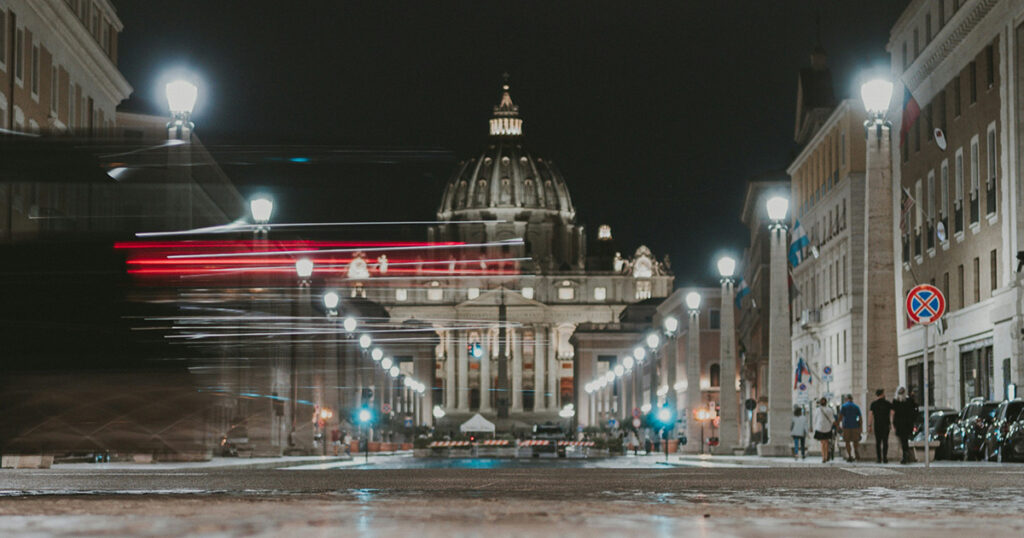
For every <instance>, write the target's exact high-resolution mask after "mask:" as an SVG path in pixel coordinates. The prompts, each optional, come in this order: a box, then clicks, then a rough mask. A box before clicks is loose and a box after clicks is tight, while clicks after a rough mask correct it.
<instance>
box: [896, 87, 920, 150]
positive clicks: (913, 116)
mask: <svg viewBox="0 0 1024 538" xmlns="http://www.w3.org/2000/svg"><path fill="white" fill-rule="evenodd" d="M920 115H921V105H918V104H917V99H914V96H913V95H911V93H910V88H908V87H906V85H904V86H903V120H902V121H901V122H900V145H903V141H904V140H905V139H906V136H907V133H909V132H910V128H911V127H913V126H914V122H916V121H917V118H918V116H920Z"/></svg>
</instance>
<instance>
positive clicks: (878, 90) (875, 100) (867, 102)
mask: <svg viewBox="0 0 1024 538" xmlns="http://www.w3.org/2000/svg"><path fill="white" fill-rule="evenodd" d="M860 98H861V100H862V101H864V109H865V110H867V111H868V114H871V115H872V116H877V117H881V116H885V113H886V112H888V111H889V102H890V101H891V100H892V82H889V81H888V80H885V79H881V78H876V79H874V80H869V81H868V82H865V83H864V84H863V85H862V86H861V87H860Z"/></svg>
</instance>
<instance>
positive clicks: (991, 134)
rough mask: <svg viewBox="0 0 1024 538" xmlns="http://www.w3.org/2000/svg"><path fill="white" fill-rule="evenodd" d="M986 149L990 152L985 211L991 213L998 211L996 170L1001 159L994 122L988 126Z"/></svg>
mask: <svg viewBox="0 0 1024 538" xmlns="http://www.w3.org/2000/svg"><path fill="white" fill-rule="evenodd" d="M985 146H986V147H985V149H986V153H987V154H988V179H987V180H986V181H985V211H986V213H988V214H989V215H994V214H995V212H996V170H997V167H998V166H999V161H998V160H997V157H996V126H995V124H992V125H990V126H989V128H988V136H987V137H986V139H985Z"/></svg>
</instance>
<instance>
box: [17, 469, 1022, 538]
mask: <svg viewBox="0 0 1024 538" xmlns="http://www.w3.org/2000/svg"><path fill="white" fill-rule="evenodd" d="M681 463H682V465H683V466H667V465H664V464H663V463H658V461H657V459H656V458H653V457H647V458H644V457H641V458H632V459H630V458H622V459H618V460H609V461H605V462H585V463H580V462H565V461H531V462H497V463H495V462H493V461H488V460H459V461H445V460H417V459H414V458H410V457H392V458H371V460H370V464H369V465H366V464H362V465H358V464H356V462H326V463H324V464H323V465H327V464H330V465H335V466H336V467H334V468H322V469H317V468H309V466H307V468H300V467H291V468H288V469H274V470H265V469H209V470H203V469H188V468H178V469H174V470H147V469H146V468H145V467H144V466H140V467H139V468H138V469H136V468H128V469H124V468H122V469H109V470H108V469H70V470H69V469H51V470H6V471H0V490H2V491H0V535H4V536H7V535H32V536H51V535H52V536H83V535H86V536H88V535H95V536H100V535H102V536H107V535H122V536H126V535H133V536H134V535H143V536H178V535H186V534H187V535H203V536H250V535H254V536H303V537H305V536H328V535H330V536H337V535H360V536H394V535H414V536H451V535H455V536H484V535H486V536H487V537H488V538H492V537H495V536H524V535H539V534H545V535H549V536H583V535H588V536H593V535H596V534H601V535H619V536H626V535H628V536H702V537H703V536H752V537H775V536H810V535H814V536H822V535H827V536H829V537H847V536H850V537H853V536H858V537H861V536H865V535H870V536H872V538H877V537H887V536H899V537H901V538H905V537H912V536H954V535H956V536H959V535H964V534H967V533H969V534H971V535H985V536H986V538H990V537H997V536H1014V537H1019V536H1022V535H1024V511H1022V510H1021V507H1022V506H1024V466H1021V465H999V464H978V465H972V466H963V465H959V466H954V465H948V466H941V467H936V468H933V469H930V470H926V469H923V468H919V467H899V466H888V467H881V466H875V465H835V466H802V467H784V466H781V463H780V464H779V465H776V464H775V463H774V462H768V463H769V465H768V466H767V467H763V466H756V467H755V466H754V463H756V462H753V461H750V462H748V461H727V460H720V461H705V460H699V459H690V460H685V461H682V462H681Z"/></svg>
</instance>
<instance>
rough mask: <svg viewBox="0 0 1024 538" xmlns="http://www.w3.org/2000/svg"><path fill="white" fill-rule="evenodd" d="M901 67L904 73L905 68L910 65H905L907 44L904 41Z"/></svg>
mask: <svg viewBox="0 0 1024 538" xmlns="http://www.w3.org/2000/svg"><path fill="white" fill-rule="evenodd" d="M901 65H902V66H903V70H904V71H906V70H907V68H908V67H910V64H909V63H907V42H906V41H904V42H903V63H902V64H901Z"/></svg>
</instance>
